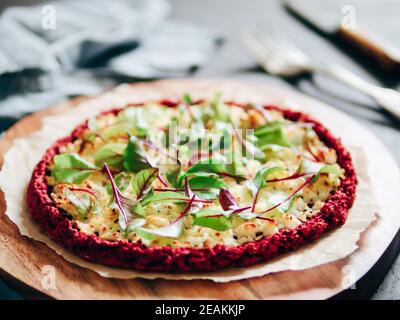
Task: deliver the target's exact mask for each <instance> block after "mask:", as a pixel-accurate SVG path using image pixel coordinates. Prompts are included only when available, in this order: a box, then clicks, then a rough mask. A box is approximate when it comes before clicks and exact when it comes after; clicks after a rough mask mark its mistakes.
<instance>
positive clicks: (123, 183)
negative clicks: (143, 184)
mask: <svg viewBox="0 0 400 320" xmlns="http://www.w3.org/2000/svg"><path fill="white" fill-rule="evenodd" d="M132 179H133V177H132V176H131V175H130V174H128V173H126V172H121V173H119V174H117V175H116V176H115V177H114V181H115V184H116V186H117V187H118V189H119V190H120V191H121V192H124V191H125V190H126V189H127V188H128V187H129V184H130V183H131V181H132ZM107 192H108V194H112V193H113V190H112V186H111V183H109V184H108V185H107Z"/></svg>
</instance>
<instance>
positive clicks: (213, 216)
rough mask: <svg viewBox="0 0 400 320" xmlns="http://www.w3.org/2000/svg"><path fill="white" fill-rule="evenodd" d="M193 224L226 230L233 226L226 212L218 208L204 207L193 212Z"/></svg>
mask: <svg viewBox="0 0 400 320" xmlns="http://www.w3.org/2000/svg"><path fill="white" fill-rule="evenodd" d="M193 218H194V219H193V225H195V226H201V227H206V228H210V229H214V230H217V231H226V230H229V229H230V228H231V221H230V219H229V218H228V217H227V216H226V212H225V211H222V210H218V209H204V210H201V211H199V212H196V213H194V214H193Z"/></svg>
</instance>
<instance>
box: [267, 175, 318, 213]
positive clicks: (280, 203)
mask: <svg viewBox="0 0 400 320" xmlns="http://www.w3.org/2000/svg"><path fill="white" fill-rule="evenodd" d="M314 177H315V174H313V175H311V176H310V177H308V178H307V180H306V181H305V182H304V183H302V184H301V185H300V186H299V187H298V188H296V189H295V190H294V191H293V192H292V193H291V194H290V195H289V196H288V197H287V198H286V199H284V200H283V201H281V202H279V203H277V204H276V205H274V206H272V207H270V208H268V209H266V210H264V211H262V212H259V214H263V213H267V212H269V211H271V210H274V209H275V208H277V207H279V206H280V205H282V204H284V203H285V202H286V201H289V200H290V199H291V198H292V197H293V196H294V195H295V194H296V193H297V192H299V191H300V190H302V189H303V188H305V187H306V186H307V185H308V184H309V183H310V182H312V180H313V178H314Z"/></svg>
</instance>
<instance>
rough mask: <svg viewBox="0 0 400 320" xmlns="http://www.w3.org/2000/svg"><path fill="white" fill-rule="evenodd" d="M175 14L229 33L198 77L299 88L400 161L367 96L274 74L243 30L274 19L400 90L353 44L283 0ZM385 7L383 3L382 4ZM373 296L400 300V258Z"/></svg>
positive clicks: (178, 1)
mask: <svg viewBox="0 0 400 320" xmlns="http://www.w3.org/2000/svg"><path fill="white" fill-rule="evenodd" d="M7 2H8V4H13V5H15V4H16V2H18V3H20V4H22V3H24V4H29V3H34V2H39V1H35V0H24V1H9V0H5V1H4V0H3V1H2V3H1V4H0V9H1V8H2V7H3V8H4V7H5V6H6V5H7ZM171 3H172V5H173V12H172V15H171V18H173V19H178V20H182V21H187V22H192V23H194V24H196V25H200V26H204V27H209V28H215V29H217V30H219V31H220V33H221V34H222V35H223V36H224V38H225V42H224V44H223V46H222V47H221V49H220V50H219V51H218V52H217V53H216V54H215V56H214V57H212V59H211V60H210V61H209V62H208V64H207V66H206V67H204V68H202V69H200V70H198V71H197V72H195V74H194V75H193V76H194V77H219V78H221V77H225V78H237V79H244V80H246V79H249V80H256V81H264V82H269V83H275V84H277V85H281V86H286V87H289V88H295V89H296V90H299V91H301V92H303V93H305V94H308V95H310V96H312V97H315V98H317V99H319V100H321V101H324V102H326V103H328V104H330V105H332V106H334V107H336V108H338V109H339V110H341V111H343V112H344V113H347V114H349V115H350V116H352V117H354V118H356V119H357V120H358V121H360V122H361V123H362V124H364V125H365V126H366V127H368V128H369V129H370V130H371V131H372V132H374V133H375V134H376V136H377V137H378V138H379V139H380V140H381V141H382V142H383V143H384V144H385V145H386V147H387V148H388V149H389V150H390V151H391V152H392V154H393V156H394V158H395V159H396V161H397V163H398V164H400V130H399V129H400V127H399V125H398V124H397V123H396V122H395V121H394V120H393V119H391V118H389V117H388V116H387V115H386V114H384V113H383V112H381V111H380V109H379V108H378V106H377V105H376V104H375V103H374V102H373V101H371V99H369V98H368V97H366V96H364V95H362V94H360V93H358V92H356V91H354V90H352V89H351V88H348V87H346V86H343V85H341V84H339V83H337V82H334V81H332V80H329V79H326V78H323V77H322V76H318V75H317V76H314V77H312V78H309V77H301V78H299V79H296V80H291V81H286V80H283V79H280V78H274V77H271V76H269V75H267V74H265V73H264V72H262V70H260V69H259V68H257V66H256V64H255V61H254V59H253V57H252V56H251V55H250V54H248V52H247V51H246V50H245V49H244V48H243V46H242V44H241V42H240V37H239V35H240V32H241V31H242V30H243V28H244V27H246V26H248V25H251V24H253V23H262V24H264V23H267V24H272V25H274V26H275V28H277V29H278V30H281V31H282V32H285V33H286V34H287V35H289V36H290V37H291V38H293V39H294V40H295V42H296V44H297V45H298V46H299V47H301V48H302V49H303V50H304V51H305V52H307V53H309V54H310V55H312V56H313V57H315V59H324V60H328V61H334V62H336V63H339V64H341V65H342V66H344V67H346V68H349V69H350V70H352V71H354V72H355V73H357V74H359V75H360V76H362V77H363V78H365V79H367V80H369V81H371V82H373V83H376V84H380V85H385V86H391V87H392V88H395V89H400V83H399V82H398V80H399V79H397V80H396V79H393V78H388V77H387V76H384V75H382V74H379V73H376V70H375V68H374V67H373V66H371V65H368V62H365V61H363V60H362V59H359V58H357V57H354V56H353V58H352V57H351V55H349V52H348V49H347V48H346V47H342V46H340V45H337V44H335V43H334V42H332V41H329V39H326V38H325V37H323V36H321V35H319V34H317V33H315V32H313V31H311V30H310V29H309V28H307V27H306V26H304V25H303V24H302V23H301V22H299V21H298V20H296V19H295V18H294V17H292V16H291V15H290V14H289V13H288V12H287V11H286V10H285V8H284V7H283V6H282V4H281V2H280V1H278V0H270V1H266V0H252V1H248V0H247V1H246V0H201V1H200V0H171ZM382 10H384V8H382ZM373 299H400V257H398V258H397V261H396V262H395V264H394V265H393V267H392V268H391V270H390V272H389V273H388V275H387V276H386V278H385V280H384V281H383V283H382V284H381V286H380V287H379V289H378V290H377V292H376V293H375V294H374V296H373Z"/></svg>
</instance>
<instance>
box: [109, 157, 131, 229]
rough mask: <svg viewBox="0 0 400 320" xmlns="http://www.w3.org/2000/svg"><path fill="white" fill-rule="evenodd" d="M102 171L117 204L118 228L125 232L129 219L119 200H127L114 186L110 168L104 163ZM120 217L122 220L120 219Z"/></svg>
mask: <svg viewBox="0 0 400 320" xmlns="http://www.w3.org/2000/svg"><path fill="white" fill-rule="evenodd" d="M104 171H105V172H106V174H107V176H108V179H109V180H110V182H111V188H112V192H113V195H114V199H115V203H116V204H117V207H118V209H119V212H120V218H119V224H120V227H121V229H122V230H121V231H125V230H126V229H127V227H128V224H129V218H128V213H127V212H126V210H125V207H124V203H123V201H122V200H121V198H125V200H129V199H128V198H126V197H125V196H124V195H123V194H122V193H121V191H120V190H119V189H118V187H117V185H116V184H115V181H114V178H113V176H112V173H111V171H110V168H109V167H108V165H107V164H106V163H105V164H104ZM125 204H126V203H125ZM121 216H122V219H121ZM121 220H122V221H121Z"/></svg>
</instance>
